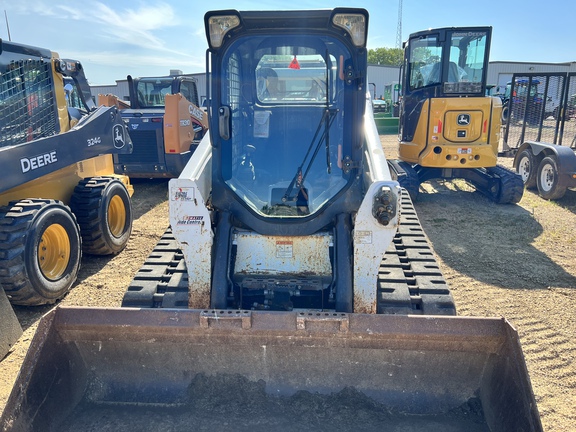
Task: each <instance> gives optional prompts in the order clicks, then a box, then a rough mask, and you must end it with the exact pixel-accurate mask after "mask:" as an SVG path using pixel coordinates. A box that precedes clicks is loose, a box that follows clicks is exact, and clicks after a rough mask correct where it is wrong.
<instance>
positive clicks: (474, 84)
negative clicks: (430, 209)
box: [389, 27, 524, 204]
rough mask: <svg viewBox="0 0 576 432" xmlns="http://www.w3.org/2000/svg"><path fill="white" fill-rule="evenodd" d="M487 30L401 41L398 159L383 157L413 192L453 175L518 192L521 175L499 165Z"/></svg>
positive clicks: (502, 199)
mask: <svg viewBox="0 0 576 432" xmlns="http://www.w3.org/2000/svg"><path fill="white" fill-rule="evenodd" d="M491 36H492V28H491V27H450V28H440V29H430V30H426V31H421V32H418V33H414V34H412V35H410V37H409V39H408V41H407V42H406V43H405V44H404V65H403V67H402V100H401V103H400V134H399V159H400V160H389V163H390V167H391V169H392V171H393V172H394V174H395V177H397V178H398V181H399V182H400V184H401V185H402V186H403V187H405V188H406V189H407V190H408V191H409V193H410V195H411V196H412V199H416V198H417V196H418V191H419V188H420V184H421V183H423V182H425V181H428V180H432V179H454V178H461V179H465V180H466V181H468V182H469V183H471V184H472V185H473V186H474V187H475V188H476V189H477V190H478V191H480V192H482V193H483V194H485V195H486V196H487V197H489V198H490V199H492V200H493V201H495V202H497V203H500V204H508V203H517V202H519V201H520V200H521V199H522V195H523V193H524V185H523V183H522V179H521V178H520V177H519V175H518V174H516V173H515V172H513V171H510V170H508V169H507V168H505V167H503V166H499V165H497V159H498V148H499V141H500V128H501V112H502V101H501V99H500V98H499V97H496V96H486V75H487V71H488V60H489V54H490V41H491Z"/></svg>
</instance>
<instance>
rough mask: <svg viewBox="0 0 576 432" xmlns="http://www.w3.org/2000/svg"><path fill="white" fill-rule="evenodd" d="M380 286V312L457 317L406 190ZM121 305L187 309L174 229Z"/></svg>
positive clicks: (185, 282)
mask: <svg viewBox="0 0 576 432" xmlns="http://www.w3.org/2000/svg"><path fill="white" fill-rule="evenodd" d="M377 289H378V293H377V295H378V301H377V312H378V313H380V314H400V315H406V314H425V315H456V308H455V306H454V301H453V299H452V296H451V294H450V291H449V289H448V285H447V284H446V281H445V280H444V277H443V276H442V272H441V271H440V268H439V267H438V264H437V262H436V259H435V257H434V253H433V252H432V249H431V247H430V245H429V243H428V240H427V238H426V235H425V233H424V230H423V229H422V226H421V225H420V221H419V219H418V216H417V214H416V211H415V209H414V205H413V204H412V200H411V199H410V195H409V194H408V192H407V191H406V190H405V189H403V190H402V199H401V216H400V227H399V229H398V232H397V233H396V236H395V237H394V241H393V242H392V244H391V245H390V248H389V249H388V250H387V251H386V254H385V256H384V258H383V259H382V262H381V264H380V272H379V276H378V288H377ZM122 306H123V307H138V308H187V307H188V273H187V271H186V263H185V261H184V255H183V253H182V252H181V250H180V249H179V248H178V243H177V241H176V239H175V238H174V236H173V235H172V231H171V229H170V228H168V229H167V230H166V232H165V233H164V235H163V236H162V237H161V238H160V240H159V241H158V243H157V244H156V246H155V248H154V250H153V251H152V253H151V254H150V255H149V256H148V258H147V259H146V261H145V263H144V265H143V266H142V268H140V270H139V271H138V272H137V273H136V275H135V277H134V279H133V280H132V282H131V283H130V285H129V286H128V290H127V291H126V293H125V295H124V299H123V301H122Z"/></svg>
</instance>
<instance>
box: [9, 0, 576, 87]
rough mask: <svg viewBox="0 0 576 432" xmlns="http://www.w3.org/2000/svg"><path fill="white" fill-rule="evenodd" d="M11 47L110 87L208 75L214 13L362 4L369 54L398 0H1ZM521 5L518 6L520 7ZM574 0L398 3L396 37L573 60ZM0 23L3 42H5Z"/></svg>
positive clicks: (389, 27) (389, 24)
mask: <svg viewBox="0 0 576 432" xmlns="http://www.w3.org/2000/svg"><path fill="white" fill-rule="evenodd" d="M0 3H1V5H2V10H3V11H6V14H7V16H8V24H9V29H10V38H11V40H12V41H13V42H19V43H24V44H27V45H34V46H39V47H42V48H48V49H50V50H52V51H56V52H58V53H59V54H60V56H62V57H65V58H72V59H76V60H80V61H81V62H82V64H83V65H84V69H85V72H86V75H87V77H88V80H89V81H90V83H91V84H114V82H115V80H117V79H124V78H126V75H129V74H130V75H132V76H156V75H167V74H168V73H169V71H170V69H180V70H182V71H183V72H184V73H195V72H202V71H204V69H205V51H206V47H207V45H206V39H205V35H204V24H203V18H204V13H205V12H206V11H207V10H209V9H212V10H216V9H238V10H255V9H267V10H272V9H286V8H287V7H289V8H290V9H318V8H320V9H324V8H332V7H335V6H354V5H356V6H361V7H364V8H366V9H367V10H368V12H369V13H370V22H369V30H368V48H379V47H394V46H395V45H396V34H397V25H398V0H379V1H376V0H369V1H363V2H359V1H357V0H356V1H349V2H347V3H335V2H334V1H333V0H332V1H321V0H318V1H313V0H308V1H300V0H292V1H289V2H287V1H273V0H260V1H257V2H256V1H243V0H235V1H227V0H208V1H202V2H201V1H190V0H166V1H162V0H157V1H144V0H130V1H126V0H101V1H94V0H80V1H78V0H74V1H72V0H51V1H45V0H11V1H6V0H0ZM520 5H522V7H520ZM575 13H576V4H575V3H574V0H559V1H557V2H554V3H549V4H546V3H542V2H541V1H539V2H536V1H533V0H524V1H514V2H506V1H502V0H500V1H497V0H485V1H483V2H465V1H460V0H458V1H456V0H440V1H429V0H403V14H402V16H403V18H402V39H403V40H406V39H407V37H408V35H409V34H410V33H413V32H416V31H420V30H424V29H427V28H431V27H451V26H467V25H490V26H492V27H493V36H492V38H493V40H492V49H491V56H490V60H492V61H498V60H500V61H524V62H552V63H559V62H570V61H576V27H575V22H574V16H575ZM7 30H8V29H7V26H6V21H5V20H4V19H3V17H0V37H1V38H2V39H8V31H7Z"/></svg>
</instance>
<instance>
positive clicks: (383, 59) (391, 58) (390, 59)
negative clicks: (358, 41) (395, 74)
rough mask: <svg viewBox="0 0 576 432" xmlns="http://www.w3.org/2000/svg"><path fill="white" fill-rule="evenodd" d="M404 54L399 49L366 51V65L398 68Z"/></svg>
mask: <svg viewBox="0 0 576 432" xmlns="http://www.w3.org/2000/svg"><path fill="white" fill-rule="evenodd" d="M403 58H404V53H403V52H402V50H401V49H400V48H376V49H369V50H368V63H369V64H377V65H388V66H399V65H400V64H402V59H403Z"/></svg>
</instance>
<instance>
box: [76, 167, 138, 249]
mask: <svg viewBox="0 0 576 432" xmlns="http://www.w3.org/2000/svg"><path fill="white" fill-rule="evenodd" d="M70 207H71V208H72V211H73V212H74V214H75V215H76V218H77V219H78V224H79V225H80V232H81V234H82V246H83V250H84V252H86V253H89V254H94V255H109V254H115V253H118V252H120V251H122V250H123V249H124V247H125V246H126V243H128V239H129V238H130V233H131V232H132V206H131V204H130V194H129V193H128V190H127V189H126V187H125V186H124V184H123V183H122V182H121V181H120V180H118V179H116V178H113V177H93V178H87V179H84V180H82V181H81V182H80V183H78V185H77V186H76V187H75V188H74V193H73V195H72V198H71V199H70Z"/></svg>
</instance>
